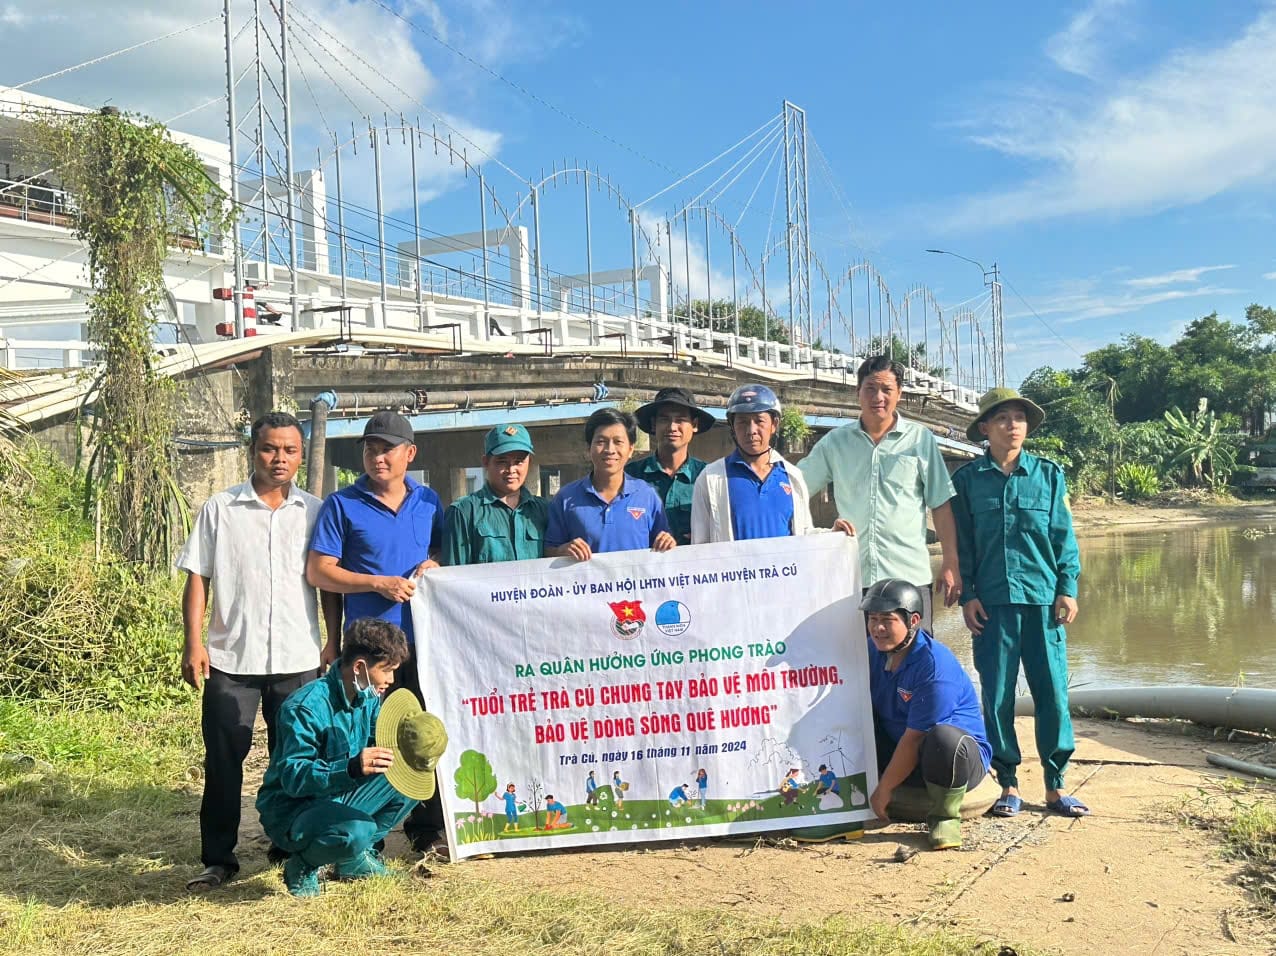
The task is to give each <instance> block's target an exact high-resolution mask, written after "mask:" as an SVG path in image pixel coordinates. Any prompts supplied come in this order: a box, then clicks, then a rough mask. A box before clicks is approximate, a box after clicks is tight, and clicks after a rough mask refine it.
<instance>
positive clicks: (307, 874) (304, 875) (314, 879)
mask: <svg viewBox="0 0 1276 956" xmlns="http://www.w3.org/2000/svg"><path fill="white" fill-rule="evenodd" d="M284 886H286V887H288V892H289V893H291V894H292V895H293V896H298V897H307V896H318V895H319V868H318V867H316V866H307V865H306V863H305V861H304V860H302V858H301V857H300V856H290V857H288V862H287V863H285V864H284Z"/></svg>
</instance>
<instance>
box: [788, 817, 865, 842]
mask: <svg viewBox="0 0 1276 956" xmlns="http://www.w3.org/2000/svg"><path fill="white" fill-rule="evenodd" d="M789 835H790V836H791V837H793V839H794V840H796V841H797V842H798V843H831V842H832V841H834V840H845V841H846V842H848V843H849V842H850V841H852V840H861V839H863V838H864V824H863V823H862V822H860V821H856V822H854V823H835V824H830V825H828V826H822V827H802V828H801V829H800V830H794V831H792V833H790V834H789Z"/></svg>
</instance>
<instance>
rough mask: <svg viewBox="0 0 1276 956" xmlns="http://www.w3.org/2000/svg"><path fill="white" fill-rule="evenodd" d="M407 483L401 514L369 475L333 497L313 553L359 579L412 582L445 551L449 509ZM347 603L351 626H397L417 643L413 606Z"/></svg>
mask: <svg viewBox="0 0 1276 956" xmlns="http://www.w3.org/2000/svg"><path fill="white" fill-rule="evenodd" d="M406 482H407V494H406V495H405V496H404V498H403V502H402V504H400V505H399V510H398V511H397V512H395V511H391V510H390V509H389V508H388V507H386V506H385V504H383V503H382V502H381V501H380V500H379V499H378V498H377V496H376V495H374V494H373V493H372V490H371V489H370V488H369V487H368V476H367V475H364V476H363V477H361V478H360V479H359V480H358V481H356V482H355V483H354V484H353V485H350V486H349V487H346V488H342V489H341V490H340V491H335V492H333V493H332V494H330V495H329V496H328V497H327V499H326V500H325V501H324V503H323V509H322V510H321V511H320V513H319V520H318V522H317V523H316V524H315V533H314V537H312V538H311V539H310V550H311V551H314V552H316V553H318V554H326V555H328V556H330V557H334V558H336V559H337V564H338V565H339V566H340V567H342V568H344V569H345V570H347V571H353V572H354V573H355V574H377V575H386V576H390V577H403V578H406V577H410V576H411V575H412V573H413V572H414V571H415V570H416V569H417V567H418V566H419V565H420V564H421V563H422V562H423V561H425V560H427V559H428V558H429V556H430V554H431V553H433V552H435V551H437V550H438V549H439V544H440V542H441V540H442V537H443V508H442V506H441V504H440V502H439V496H438V495H436V494H435V493H434V491H433V490H432V489H430V488H427V487H426V486H425V485H423V484H421V483H420V482H419V481H415V480H414V479H412V478H407V479H406ZM344 598H345V619H346V624H347V626H348V625H349V623H350V622H351V621H356V620H358V619H359V618H361V617H379V618H381V619H382V620H386V621H389V622H390V623H392V624H397V625H398V626H399V627H401V628H402V629H403V632H404V633H405V634H406V635H407V636H408V641H409V642H412V641H413V634H412V611H411V607H410V602H408V601H405V602H403V603H402V604H400V603H398V602H395V601H391V600H389V599H388V598H383V597H382V596H381V595H379V594H377V593H376V592H374V591H365V592H363V593H360V594H347V595H344Z"/></svg>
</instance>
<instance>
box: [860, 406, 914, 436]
mask: <svg viewBox="0 0 1276 956" xmlns="http://www.w3.org/2000/svg"><path fill="white" fill-rule="evenodd" d="M851 424H852V425H854V426H855V429H856V431H858V432H859V433H860V434H861V435H863V436H864V437H865V438H866V439H868V440H869V441H870V442H871V441H873V438H872V436H871V435H869V433H868V432H866V431H865V430H864V422H863V420H862V419H859V418H857V419H855V421H853V422H852V423H851ZM902 434H904V416H903V415H901V414H900V413H899V412H898V411H896V412H895V423H894V424H893V425H891V427H890V428H888V429H886V432H885V433H884V434H883V435H882V438H898V437H899V436H900V435H902Z"/></svg>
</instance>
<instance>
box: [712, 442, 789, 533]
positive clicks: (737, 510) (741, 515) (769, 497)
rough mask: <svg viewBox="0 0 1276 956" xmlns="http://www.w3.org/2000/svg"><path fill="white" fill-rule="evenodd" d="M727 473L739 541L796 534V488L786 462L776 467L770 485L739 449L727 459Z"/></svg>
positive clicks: (733, 528)
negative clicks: (758, 474)
mask: <svg viewBox="0 0 1276 956" xmlns="http://www.w3.org/2000/svg"><path fill="white" fill-rule="evenodd" d="M726 469H727V497H728V498H729V499H730V501H731V531H732V533H733V534H734V535H735V540H736V541H747V540H750V539H752V538H787V537H788V536H789V535H791V534H792V533H793V484H792V483H791V482H790V481H789V473H788V472H787V471H786V470H785V468H784V463H783V462H778V461H777V462H776V463H775V464H774V465H772V466H771V472H770V474H768V475H767V476H766V481H760V480H759V479H758V476H757V475H756V474H754V473H753V469H752V468H750V467H749V465H748V462H746V461H745V460H744V459H743V458H741V457H740V449H738V448H737V449H736V450H735V451H733V452H732V453H731V454H729V455H728V456H727V461H726Z"/></svg>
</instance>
